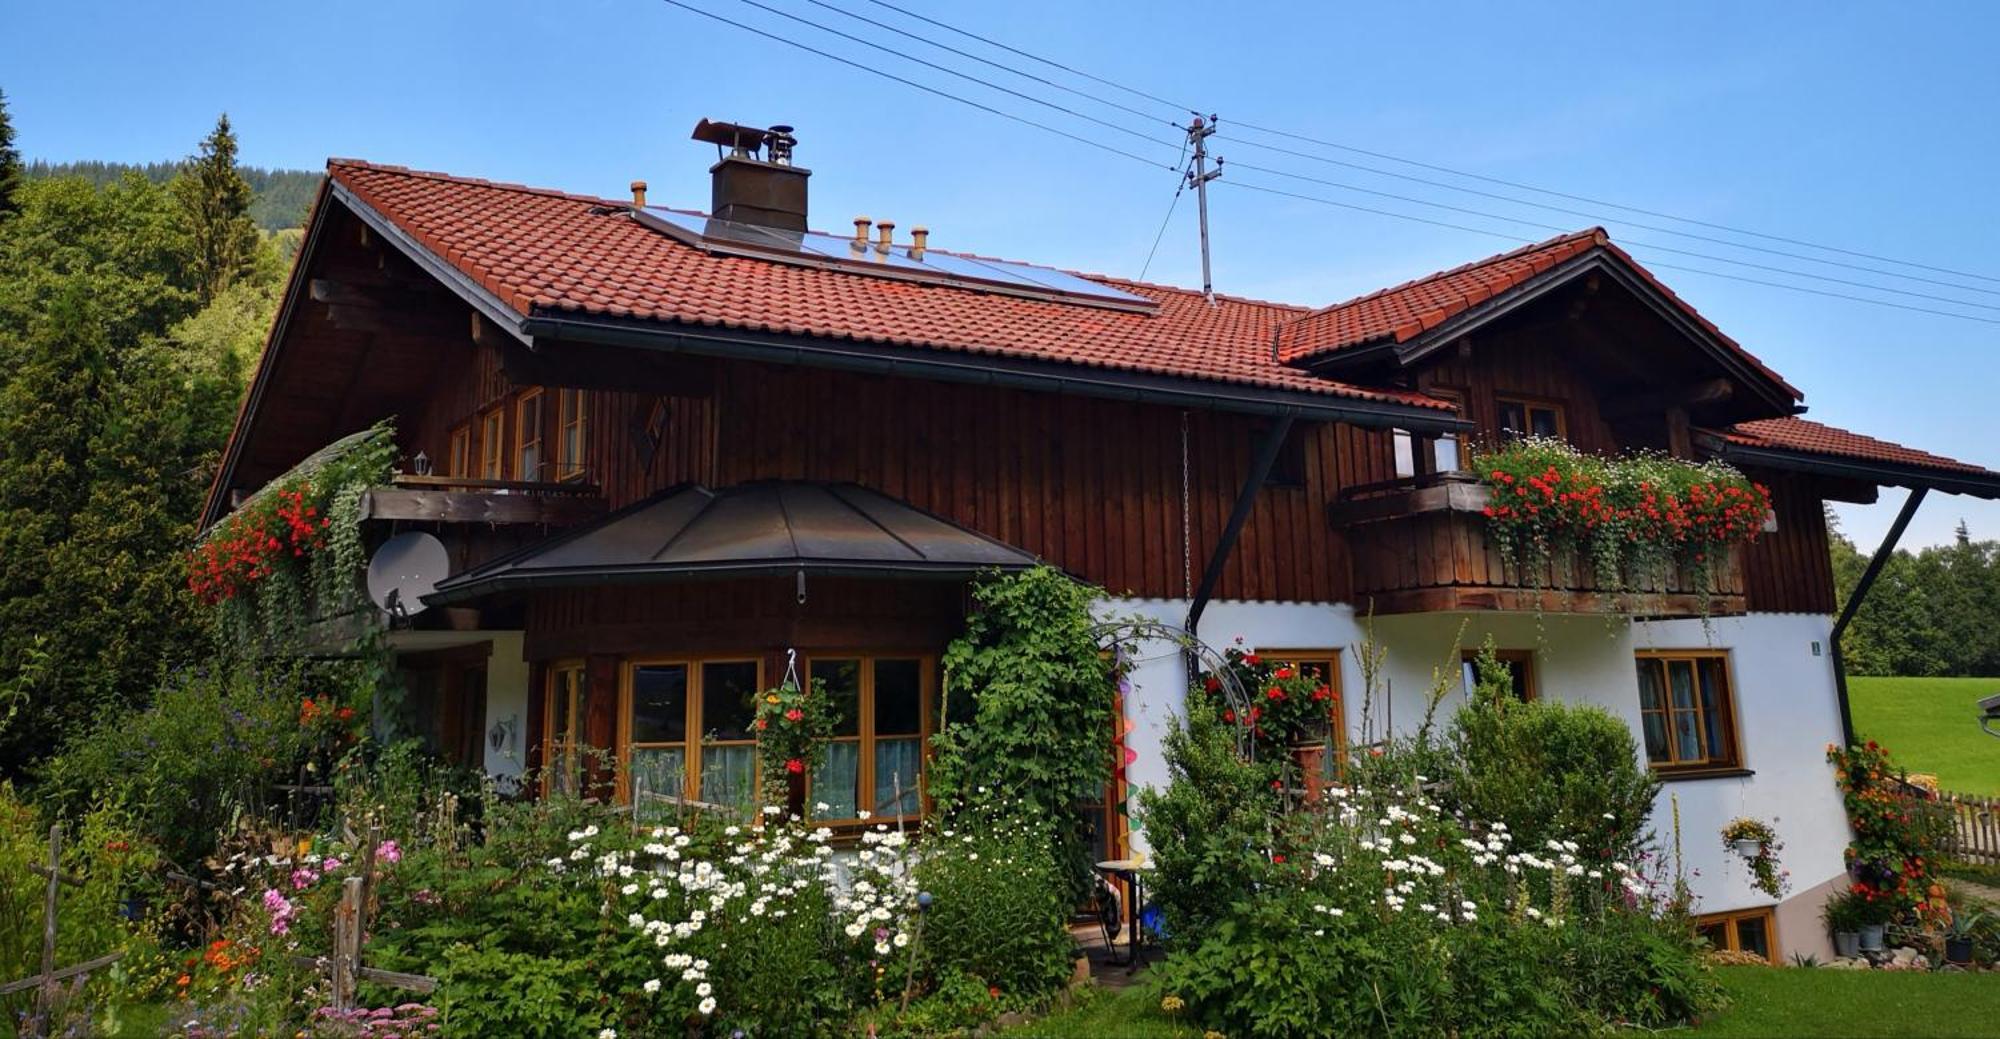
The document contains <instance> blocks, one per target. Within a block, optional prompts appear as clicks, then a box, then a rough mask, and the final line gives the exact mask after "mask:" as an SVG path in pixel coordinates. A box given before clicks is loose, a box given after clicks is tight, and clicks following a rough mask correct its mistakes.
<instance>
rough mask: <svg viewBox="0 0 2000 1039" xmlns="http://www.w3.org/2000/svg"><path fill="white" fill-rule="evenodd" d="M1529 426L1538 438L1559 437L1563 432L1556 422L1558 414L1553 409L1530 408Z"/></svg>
mask: <svg viewBox="0 0 2000 1039" xmlns="http://www.w3.org/2000/svg"><path fill="white" fill-rule="evenodd" d="M1528 424H1529V426H1530V427H1531V428H1532V429H1533V431H1534V434H1535V435H1536V436H1538V437H1552V436H1559V435H1561V433H1562V430H1561V429H1560V428H1558V425H1559V424H1558V423H1557V422H1556V412H1555V409H1553V408H1529V409H1528Z"/></svg>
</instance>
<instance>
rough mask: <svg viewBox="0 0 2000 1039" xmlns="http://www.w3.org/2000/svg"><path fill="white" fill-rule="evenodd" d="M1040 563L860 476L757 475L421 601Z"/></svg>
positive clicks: (594, 531)
mask: <svg viewBox="0 0 2000 1039" xmlns="http://www.w3.org/2000/svg"><path fill="white" fill-rule="evenodd" d="M1037 562H1038V560H1036V559H1035V557H1034V556H1032V555H1029V554H1028V553H1026V552H1023V551H1021V550H1020V549H1017V548H1014V547H1012V546H1010V545H1006V544H1003V543H1002V542H999V541H996V540H994V539H992V538H989V537H987V536H986V535H984V534H980V533H978V532H976V531H972V530H967V529H966V528H964V527H961V526H958V525H956V524H954V523H950V522H947V521H945V520H943V519H940V518H938V517H937V516H934V515H932V514H930V513H928V512H925V511H923V510H921V509H918V508H916V507H914V506H912V505H910V504H908V503H906V502H901V501H897V500H896V499H894V498H891V497H889V496H887V495H885V494H881V493H878V492H876V491H872V490H869V489H867V488H865V487H861V486H859V485H856V484H840V483H808V482H797V481H763V482H756V483H746V484H740V485H738V486H735V487H728V488H724V489H723V490H719V491H717V490H711V489H709V488H707V487H703V486H701V485H699V484H684V485H681V486H679V487H673V488H669V489H667V490H665V491H662V492H660V493H658V494H656V495H653V496H652V497H650V498H647V499H645V500H643V501H640V502H637V503H635V504H633V505H630V506H627V507H626V508H623V509H620V510H619V511H617V512H614V513H612V514H610V515H608V516H605V517H603V518H602V519H599V520H596V521H595V522H592V523H588V524H585V525H583V526H581V527H577V528H575V529H574V530H570V531H568V532H566V533H563V534H561V535H559V536H557V537H554V538H551V539H549V540H548V541H544V542H541V543H539V544H535V545H530V546H528V547H527V548H524V549H521V550H519V551H516V552H513V553H510V554H508V555H505V556H502V557H500V558H498V559H495V560H492V561H491V562H488V563H486V564H484V565H481V566H479V567H476V568H474V569H471V570H468V571H466V572H465V573H462V574H458V575H456V576H453V577H450V578H447V579H445V580H443V581H440V582H438V586H437V590H436V591H434V592H432V593H431V594H429V595H426V596H424V602H426V603H428V604H430V605H432V606H449V605H452V604H454V603H462V602H466V601H468V600H471V599H476V598H480V597H482V596H486V595H492V594H494V593H497V592H513V591H525V590H531V589H539V588H575V587H585V586H594V585H606V584H646V583H652V582H660V581H674V580H685V579H691V578H702V577H709V578H726V577H762V576H772V575H784V574H813V575H826V576H837V577H900V578H946V579H963V578H967V577H971V576H972V575H974V574H977V573H979V572H981V571H984V570H991V569H999V570H1023V569H1026V568H1028V567H1032V566H1034V565H1035V564H1036V563H1037Z"/></svg>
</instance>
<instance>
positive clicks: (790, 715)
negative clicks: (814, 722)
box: [785, 707, 806, 722]
mask: <svg viewBox="0 0 2000 1039" xmlns="http://www.w3.org/2000/svg"><path fill="white" fill-rule="evenodd" d="M805 716H806V712H804V711H801V710H799V709H798V708H796V707H794V708H792V709H791V710H789V711H786V712H785V720H786V721H788V722H796V721H799V720H801V719H803V718H804V717H805Z"/></svg>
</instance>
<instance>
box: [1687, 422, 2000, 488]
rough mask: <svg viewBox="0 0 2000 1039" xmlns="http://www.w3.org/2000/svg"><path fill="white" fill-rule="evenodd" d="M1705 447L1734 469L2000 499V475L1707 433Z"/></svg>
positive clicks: (1703, 441)
mask: <svg viewBox="0 0 2000 1039" xmlns="http://www.w3.org/2000/svg"><path fill="white" fill-rule="evenodd" d="M1701 443H1702V446H1704V447H1706V448H1707V449H1708V450H1709V451H1710V452H1712V453H1714V454H1715V455H1716V456H1717V457H1719V458H1721V459H1722V460H1723V461H1726V462H1729V463H1731V464H1733V465H1740V466H1750V467H1753V468H1762V469H1778V470H1783V471H1788V472H1796V473H1807V474H1810V475H1813V476H1825V477H1830V478H1834V479H1842V480H1854V481H1858V482H1861V483H1868V484H1874V485H1876V486H1878V487H1908V488H1917V487H1922V488H1925V489H1928V490H1933V491H1941V492H1943V493H1945V494H1963V495H1967V496H1969V497H1974V498H1986V499H2000V473H1986V474H1983V475H1982V474H1979V473H1965V472H1953V471H1951V470H1946V469H1937V468H1933V467H1930V466H1922V465H1909V464H1905V463H1898V462H1890V461H1881V460H1874V459H1861V458H1849V457H1845V456H1841V455H1834V454H1826V453H1822V452H1816V451H1800V450H1795V449H1790V448H1781V447H1757V446H1752V445H1749V444H1739V443H1736V442H1734V441H1731V440H1729V439H1727V438H1726V437H1723V436H1721V435H1719V434H1716V433H1712V432H1704V433H1703V434H1702V435H1701Z"/></svg>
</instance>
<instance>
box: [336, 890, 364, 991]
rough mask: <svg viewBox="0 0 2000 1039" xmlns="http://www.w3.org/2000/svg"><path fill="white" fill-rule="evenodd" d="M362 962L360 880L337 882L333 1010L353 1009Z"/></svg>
mask: <svg viewBox="0 0 2000 1039" xmlns="http://www.w3.org/2000/svg"><path fill="white" fill-rule="evenodd" d="M360 962H361V878H360V877H348V878H347V879H346V880H343V881H341V882H340V906H339V907H338V908H337V909H335V910H334V914H333V1009H335V1010H337V1011H348V1010H352V1009H354V982H355V977H356V973H357V971H356V968H357V967H358V966H360Z"/></svg>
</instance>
